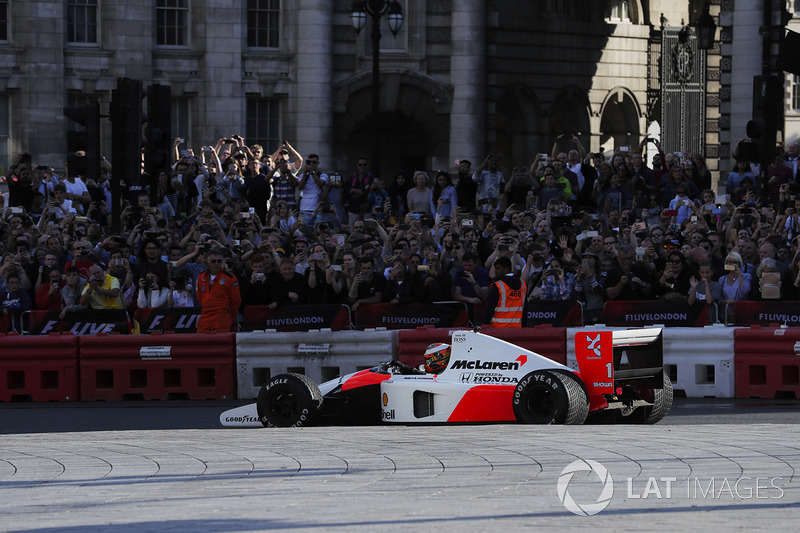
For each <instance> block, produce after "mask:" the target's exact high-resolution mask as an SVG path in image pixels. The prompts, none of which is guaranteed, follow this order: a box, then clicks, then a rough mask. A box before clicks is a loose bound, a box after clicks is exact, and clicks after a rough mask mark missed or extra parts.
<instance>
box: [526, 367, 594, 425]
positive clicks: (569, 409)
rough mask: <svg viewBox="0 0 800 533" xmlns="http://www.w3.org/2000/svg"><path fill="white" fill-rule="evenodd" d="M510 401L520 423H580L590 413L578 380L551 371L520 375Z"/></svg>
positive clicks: (537, 371) (584, 393) (587, 401)
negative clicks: (520, 377)
mask: <svg viewBox="0 0 800 533" xmlns="http://www.w3.org/2000/svg"><path fill="white" fill-rule="evenodd" d="M512 401H513V408H514V416H515V417H516V418H517V421H518V422H520V423H522V424H570V425H572V424H583V423H584V421H585V420H586V416H587V415H588V414H589V399H588V398H587V396H586V391H585V390H584V389H583V387H581V384H580V383H578V381H577V379H576V378H573V377H572V376H568V375H567V374H566V373H560V372H554V371H550V370H536V371H533V372H531V373H530V374H527V375H526V376H525V377H523V378H522V379H521V380H520V382H519V384H517V387H516V388H515V389H514V398H513V400H512Z"/></svg>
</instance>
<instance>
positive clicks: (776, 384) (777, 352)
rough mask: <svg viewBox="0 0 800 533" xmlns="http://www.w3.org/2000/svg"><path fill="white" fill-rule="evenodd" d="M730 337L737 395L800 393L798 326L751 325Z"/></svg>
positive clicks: (782, 396)
mask: <svg viewBox="0 0 800 533" xmlns="http://www.w3.org/2000/svg"><path fill="white" fill-rule="evenodd" d="M733 339H734V351H735V354H734V359H733V361H734V368H735V369H736V397H737V398H798V397H800V357H798V352H799V351H800V344H798V342H799V341H800V328H762V327H761V326H753V327H751V328H749V329H737V330H736V331H734V333H733Z"/></svg>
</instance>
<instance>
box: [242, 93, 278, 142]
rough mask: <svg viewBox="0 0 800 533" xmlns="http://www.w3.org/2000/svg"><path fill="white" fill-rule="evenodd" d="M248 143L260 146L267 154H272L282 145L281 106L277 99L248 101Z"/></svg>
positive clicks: (249, 99)
mask: <svg viewBox="0 0 800 533" xmlns="http://www.w3.org/2000/svg"><path fill="white" fill-rule="evenodd" d="M247 142H248V143H249V144H251V145H252V144H260V145H261V146H263V147H264V152H266V153H272V151H273V150H274V149H275V148H276V147H277V146H278V145H279V144H280V105H279V102H278V100H277V99H274V98H248V99H247Z"/></svg>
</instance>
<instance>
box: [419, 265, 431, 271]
mask: <svg viewBox="0 0 800 533" xmlns="http://www.w3.org/2000/svg"><path fill="white" fill-rule="evenodd" d="M430 269H431V267H430V265H417V270H418V271H420V272H428V271H430Z"/></svg>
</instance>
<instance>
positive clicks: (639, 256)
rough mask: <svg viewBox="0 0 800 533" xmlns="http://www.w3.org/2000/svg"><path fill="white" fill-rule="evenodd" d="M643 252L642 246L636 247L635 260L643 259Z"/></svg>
mask: <svg viewBox="0 0 800 533" xmlns="http://www.w3.org/2000/svg"><path fill="white" fill-rule="evenodd" d="M644 252H645V250H644V247H643V246H638V247H637V248H636V260H637V261H644Z"/></svg>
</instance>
